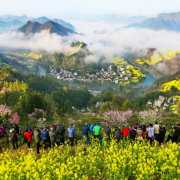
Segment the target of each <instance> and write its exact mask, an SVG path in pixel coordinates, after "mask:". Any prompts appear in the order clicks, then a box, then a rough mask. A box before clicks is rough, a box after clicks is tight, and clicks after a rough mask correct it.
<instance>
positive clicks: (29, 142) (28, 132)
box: [24, 129, 32, 150]
mask: <svg viewBox="0 0 180 180" xmlns="http://www.w3.org/2000/svg"><path fill="white" fill-rule="evenodd" d="M31 135H32V131H31V130H28V129H26V131H25V133H24V136H26V138H27V146H28V148H29V150H31V146H30V144H31V140H32V137H31Z"/></svg>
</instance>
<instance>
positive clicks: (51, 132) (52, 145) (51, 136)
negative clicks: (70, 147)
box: [49, 127, 56, 148]
mask: <svg viewBox="0 0 180 180" xmlns="http://www.w3.org/2000/svg"><path fill="white" fill-rule="evenodd" d="M49 136H50V140H51V147H52V148H54V142H55V141H56V132H55V130H54V128H53V127H51V128H50V132H49Z"/></svg>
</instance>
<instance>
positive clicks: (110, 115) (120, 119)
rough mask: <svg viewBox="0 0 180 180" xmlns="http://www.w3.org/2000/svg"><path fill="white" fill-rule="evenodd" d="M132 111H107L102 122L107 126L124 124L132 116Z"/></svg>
mask: <svg viewBox="0 0 180 180" xmlns="http://www.w3.org/2000/svg"><path fill="white" fill-rule="evenodd" d="M132 114H133V113H132V111H131V110H127V111H118V110H117V111H107V112H104V113H103V117H104V120H105V121H106V122H107V123H109V124H113V125H116V124H124V123H126V122H127V120H128V118H130V117H131V116H132Z"/></svg>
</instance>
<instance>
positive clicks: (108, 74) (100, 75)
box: [50, 65, 132, 84]
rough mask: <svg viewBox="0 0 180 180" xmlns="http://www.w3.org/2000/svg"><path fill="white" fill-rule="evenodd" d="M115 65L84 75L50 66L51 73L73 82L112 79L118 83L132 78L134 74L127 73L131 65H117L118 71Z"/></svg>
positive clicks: (58, 77)
mask: <svg viewBox="0 0 180 180" xmlns="http://www.w3.org/2000/svg"><path fill="white" fill-rule="evenodd" d="M112 67H113V65H109V67H108V69H107V70H104V69H102V70H101V71H99V72H96V74H90V73H89V72H86V74H85V75H84V76H81V75H78V72H74V73H72V72H71V71H67V70H64V69H60V72H57V71H56V70H55V69H54V68H50V74H51V75H52V76H54V77H55V78H57V79H60V80H64V81H69V82H73V81H74V80H78V81H82V82H93V81H98V82H102V81H112V82H114V83H116V84H118V83H119V81H128V80H129V78H131V76H132V74H131V73H128V74H126V68H127V69H128V68H129V66H128V65H127V66H126V67H121V66H117V73H116V72H115V71H114V70H113V69H112Z"/></svg>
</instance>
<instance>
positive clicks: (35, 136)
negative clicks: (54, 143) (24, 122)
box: [34, 128, 41, 154]
mask: <svg viewBox="0 0 180 180" xmlns="http://www.w3.org/2000/svg"><path fill="white" fill-rule="evenodd" d="M40 134H41V133H40V129H39V128H36V130H35V131H34V140H35V142H36V147H37V154H39V153H40V152H39V147H40Z"/></svg>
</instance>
